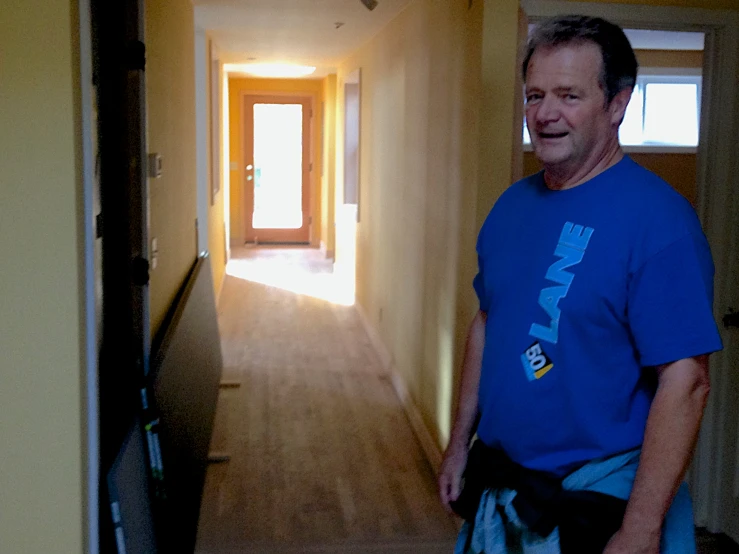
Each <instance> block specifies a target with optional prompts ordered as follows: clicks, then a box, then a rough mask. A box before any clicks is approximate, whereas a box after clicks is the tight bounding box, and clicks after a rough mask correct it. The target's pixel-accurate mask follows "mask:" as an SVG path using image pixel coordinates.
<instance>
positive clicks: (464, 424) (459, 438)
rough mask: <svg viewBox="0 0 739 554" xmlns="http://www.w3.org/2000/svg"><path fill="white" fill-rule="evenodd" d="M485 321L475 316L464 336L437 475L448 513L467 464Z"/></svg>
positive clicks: (479, 316)
mask: <svg viewBox="0 0 739 554" xmlns="http://www.w3.org/2000/svg"><path fill="white" fill-rule="evenodd" d="M486 321H487V314H486V313H485V312H482V311H480V312H477V315H476V316H475V318H474V319H473V320H472V324H471V325H470V329H469V331H468V332H467V343H466V345H465V351H464V361H463V362H462V382H461V384H460V389H459V405H458V406H457V414H456V417H455V419H454V425H453V427H452V434H451V438H450V439H449V445H448V446H447V449H446V452H445V453H444V461H443V462H442V464H441V471H440V472H439V497H440V498H441V503H442V504H443V505H444V507H445V508H446V509H447V510H448V511H451V508H450V507H449V503H450V502H453V501H454V500H456V499H457V498H458V497H459V493H460V490H459V486H460V482H461V479H462V473H463V472H464V468H465V465H466V464H467V449H468V448H469V442H470V438H471V437H472V434H473V432H474V429H473V427H474V425H475V421H476V420H477V407H478V406H477V392H478V388H479V386H480V371H481V369H482V352H483V350H484V349H485V323H486Z"/></svg>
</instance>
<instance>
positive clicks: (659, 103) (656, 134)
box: [644, 83, 700, 146]
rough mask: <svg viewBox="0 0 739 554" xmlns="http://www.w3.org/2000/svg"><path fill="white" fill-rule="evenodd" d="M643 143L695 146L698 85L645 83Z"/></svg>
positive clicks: (696, 138)
mask: <svg viewBox="0 0 739 554" xmlns="http://www.w3.org/2000/svg"><path fill="white" fill-rule="evenodd" d="M645 107H646V109H645V113H646V116H645V120H644V142H647V143H660V144H671V145H679V146H697V145H698V111H699V109H700V107H699V106H698V86H697V85H694V84H681V83H648V84H647V87H646V106H645Z"/></svg>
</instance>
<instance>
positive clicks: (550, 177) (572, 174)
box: [544, 140, 624, 190]
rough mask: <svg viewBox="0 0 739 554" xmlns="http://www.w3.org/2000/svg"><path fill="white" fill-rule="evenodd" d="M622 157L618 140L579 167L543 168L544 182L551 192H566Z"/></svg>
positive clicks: (614, 163)
mask: <svg viewBox="0 0 739 554" xmlns="http://www.w3.org/2000/svg"><path fill="white" fill-rule="evenodd" d="M623 157H624V152H623V150H622V149H621V145H620V144H619V143H618V140H616V141H614V142H613V143H612V144H609V145H608V146H607V147H606V148H605V149H604V150H603V151H602V153H601V154H600V155H597V156H594V158H593V159H592V161H590V162H589V163H585V164H582V165H580V166H579V167H575V168H569V167H560V166H554V167H545V168H544V182H545V183H546V185H547V187H549V188H550V189H552V190H566V189H571V188H574V187H576V186H578V185H582V184H583V183H585V182H587V181H589V180H590V179H592V178H593V177H595V176H596V175H599V174H600V173H603V172H604V171H605V170H606V169H608V168H610V167H613V166H614V165H616V164H617V163H618V162H620V161H621V160H622V159H623Z"/></svg>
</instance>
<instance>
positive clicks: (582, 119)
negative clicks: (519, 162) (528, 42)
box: [526, 43, 628, 171]
mask: <svg viewBox="0 0 739 554" xmlns="http://www.w3.org/2000/svg"><path fill="white" fill-rule="evenodd" d="M602 63H603V59H602V55H601V52H600V49H599V48H598V46H596V45H595V44H592V43H584V44H571V45H563V46H561V47H554V48H548V49H538V50H536V51H535V52H534V55H533V56H532V57H531V60H530V61H529V66H528V72H527V77H526V121H527V125H528V128H529V133H530V135H531V142H532V144H533V146H534V152H535V153H536V157H537V158H539V160H540V161H541V162H542V163H543V164H544V166H545V167H547V168H549V169H558V170H564V171H577V170H578V169H579V168H581V167H582V166H583V165H586V164H587V163H588V162H589V161H590V162H592V161H593V160H596V159H597V158H598V156H599V155H600V154H602V153H603V152H605V150H606V149H607V146H608V144H609V143H610V144H612V143H611V141H612V140H613V139H614V134H615V138H616V140H617V137H618V125H619V124H620V122H621V119H622V118H623V113H624V111H625V110H626V104H627V103H628V93H627V94H626V95H619V97H617V99H618V100H616V99H614V102H612V103H611V104H610V105H609V106H606V97H605V93H604V91H603V89H602V88H601V87H600V84H599V79H598V78H599V76H600V71H601V67H602ZM624 98H626V101H625V103H624V101H623V99H624Z"/></svg>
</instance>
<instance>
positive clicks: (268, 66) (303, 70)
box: [223, 63, 316, 78]
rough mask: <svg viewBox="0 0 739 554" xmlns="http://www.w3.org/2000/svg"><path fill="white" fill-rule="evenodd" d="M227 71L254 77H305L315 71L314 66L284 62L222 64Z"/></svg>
mask: <svg viewBox="0 0 739 554" xmlns="http://www.w3.org/2000/svg"><path fill="white" fill-rule="evenodd" d="M223 68H224V70H225V71H228V72H229V73H248V74H249V75H254V76H255V77H273V78H290V77H307V76H308V75H312V74H313V73H315V71H316V68H315V67H313V66H308V65H292V64H284V63H228V64H224V66H223Z"/></svg>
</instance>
